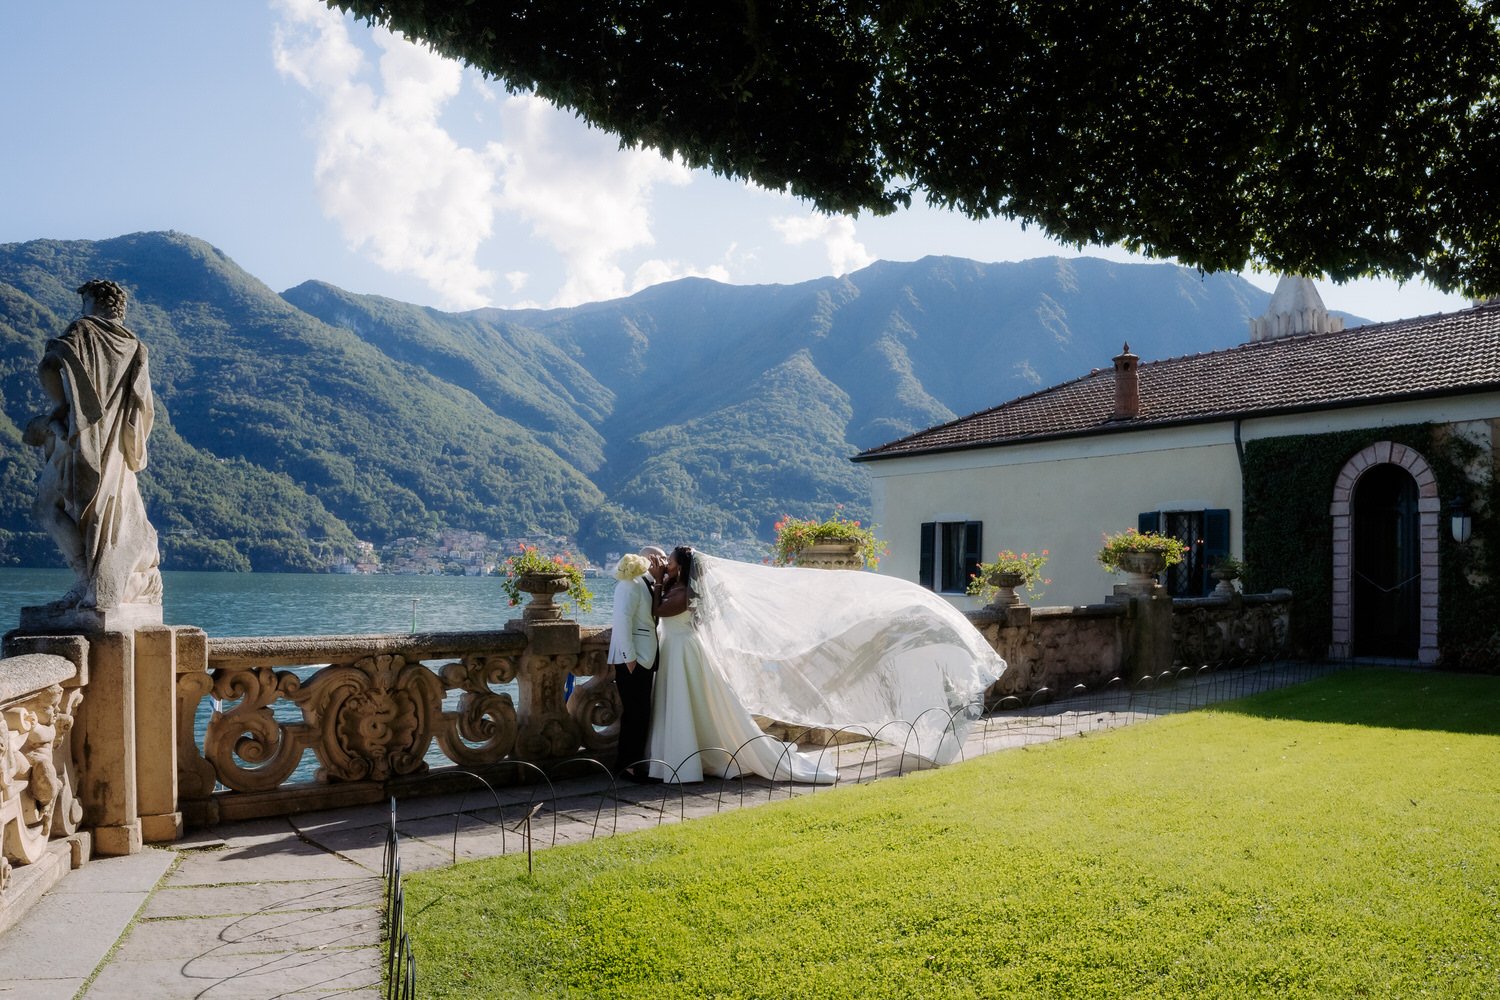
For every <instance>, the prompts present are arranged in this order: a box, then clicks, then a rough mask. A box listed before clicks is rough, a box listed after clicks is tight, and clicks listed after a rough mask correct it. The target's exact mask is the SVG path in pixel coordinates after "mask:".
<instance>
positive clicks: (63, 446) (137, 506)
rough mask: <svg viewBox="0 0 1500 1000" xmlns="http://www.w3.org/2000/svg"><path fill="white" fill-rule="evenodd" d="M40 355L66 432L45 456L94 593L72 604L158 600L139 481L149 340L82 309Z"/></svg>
mask: <svg viewBox="0 0 1500 1000" xmlns="http://www.w3.org/2000/svg"><path fill="white" fill-rule="evenodd" d="M41 363H42V367H43V368H44V369H45V368H47V367H48V366H52V367H53V368H54V369H55V370H56V371H57V372H58V374H59V375H60V376H61V378H62V381H63V384H64V386H65V387H66V391H67V402H68V404H69V415H68V428H67V429H68V440H67V441H66V442H65V443H64V442H57V443H56V444H55V445H54V448H53V452H52V455H51V457H50V461H51V462H53V463H58V467H57V468H56V469H55V472H56V476H57V483H58V489H59V492H60V503H61V506H62V508H63V510H64V512H65V513H66V514H67V515H68V517H69V519H70V520H72V521H73V522H74V523H75V524H77V525H78V530H79V533H80V534H81V536H82V542H83V573H84V575H85V578H86V579H87V580H88V581H89V584H90V586H89V588H88V590H89V591H90V592H91V593H86V594H85V596H84V597H83V598H82V599H81V600H80V602H79V603H80V605H82V606H85V607H86V606H95V607H99V608H111V607H115V606H117V605H120V604H131V603H143V604H160V603H161V574H160V572H159V571H158V565H159V562H160V556H159V553H158V549H157V540H156V530H155V529H154V528H152V527H151V522H150V521H149V520H148V519H147V518H146V508H145V505H144V504H143V503H142V502H141V494H140V489H139V487H138V486H137V484H136V473H137V472H139V471H140V470H141V469H143V468H145V465H146V439H147V438H148V437H149V436H150V434H151V425H152V422H153V420H154V415H155V414H154V406H153V403H152V398H151V375H150V371H149V369H148V367H147V364H146V345H145V344H142V343H141V342H140V341H139V340H137V339H136V337H135V334H133V333H131V332H130V331H129V330H128V329H126V328H125V327H124V326H123V325H121V324H119V323H116V322H114V321H112V320H107V319H103V318H101V317H98V316H85V317H83V318H82V319H79V320H78V321H76V322H74V323H73V324H72V325H70V326H69V327H68V329H67V330H66V331H65V332H64V333H63V335H62V336H61V337H58V338H56V339H54V340H49V341H48V342H47V349H46V352H45V353H44V354H43V356H42V362H41Z"/></svg>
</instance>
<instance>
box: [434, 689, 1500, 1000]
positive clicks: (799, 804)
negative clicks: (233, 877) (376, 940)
mask: <svg viewBox="0 0 1500 1000" xmlns="http://www.w3.org/2000/svg"><path fill="white" fill-rule="evenodd" d="M407 914H408V915H407V920H408V927H409V928H410V929H411V931H412V933H413V936H414V938H415V942H414V947H415V948H416V955H417V963H418V964H417V967H418V971H419V975H420V979H419V987H420V991H421V994H422V995H423V996H432V997H530V996H537V997H564V996H567V997H651V998H656V997H716V998H741V997H743V998H749V997H764V998H774V1000H782V998H820V1000H821V998H831V997H890V998H903V1000H905V998H910V997H924V998H925V997H1010V996H1018V997H1032V996H1040V997H1090V998H1093V997H1236V998H1239V997H1262V996H1265V997H1270V996H1274V997H1301V996H1317V997H1366V996H1367V997H1396V996H1403V997H1404V996H1439V997H1494V996H1500V678H1494V677H1473V676H1451V675H1441V674H1417V673H1403V672H1395V671H1368V670H1366V671H1349V672H1345V673H1342V674H1339V675H1336V676H1333V677H1331V678H1328V679H1325V680H1322V681H1318V682H1316V683H1313V684H1308V685H1303V686H1300V687H1297V688H1293V689H1288V690H1284V691H1279V692H1273V693H1271V694H1267V695H1261V696H1258V697H1255V698H1251V699H1246V700H1244V701H1241V702H1236V703H1232V704H1230V705H1227V706H1220V707H1219V708H1218V709H1217V710H1214V711H1203V712H1196V713H1190V714H1186V715H1179V716H1174V717H1171V718H1167V719H1163V720H1160V721H1156V722H1151V723H1148V724H1144V725H1138V726H1132V727H1129V728H1127V729H1122V730H1115V731H1113V732H1109V733H1102V734H1097V735H1090V736H1087V737H1083V738H1076V739H1071V740H1068V741H1066V742H1061V743H1053V744H1048V745H1045V746H1038V747H1032V748H1030V749H1027V750H1024V751H1010V752H1005V753H999V754H993V755H991V756H988V757H985V758H982V759H978V760H973V761H970V762H968V763H965V764H959V765H954V766H950V767H947V768H943V769H941V770H936V771H922V772H919V773H916V774H912V775H909V776H907V777H905V778H901V779H892V780H885V781H880V782H876V783H873V784H869V785H862V786H851V787H847V788H837V789H833V790H830V791H826V792H820V793H818V794H816V795H813V796H809V797H805V798H801V799H799V800H797V801H793V802H783V803H777V804H774V805H768V806H761V807H757V808H754V809H747V810H744V811H739V812H732V813H726V814H723V815H721V816H718V817H715V818H713V819H708V820H701V821H696V822H691V823H686V824H681V825H677V826H672V827H663V828H660V829H657V830H652V831H647V832H644V833H638V834H631V835H625V836H619V837H615V838H612V839H608V840H600V841H596V842H594V843H591V844H583V845H578V846H574V847H565V848H558V849H556V850H552V851H547V852H545V853H542V854H539V855H538V856H537V858H536V874H535V876H534V877H528V876H527V874H526V861H525V858H520V859H516V858H501V859H494V860H490V861H482V862H475V863H471V864H464V865H460V866H458V867H456V868H451V869H446V870H443V871H437V872H428V873H423V874H420V875H416V876H413V877H411V878H410V879H409V880H408V887H407Z"/></svg>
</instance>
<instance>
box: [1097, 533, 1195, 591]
mask: <svg viewBox="0 0 1500 1000" xmlns="http://www.w3.org/2000/svg"><path fill="white" fill-rule="evenodd" d="M1186 554H1187V544H1186V543H1185V542H1183V541H1182V540H1181V539H1180V538H1173V537H1172V536H1171V535H1158V534H1157V533H1156V532H1154V531H1137V530H1136V529H1134V528H1130V529H1128V530H1126V531H1122V532H1121V533H1120V534H1118V535H1105V536H1104V546H1103V547H1102V548H1100V550H1099V565H1101V566H1103V567H1104V568H1105V570H1106V571H1108V572H1110V573H1125V574H1127V575H1128V576H1130V577H1131V580H1130V582H1131V584H1133V585H1137V586H1150V584H1152V583H1154V582H1155V579H1156V576H1157V574H1159V573H1160V572H1161V571H1162V570H1164V569H1166V568H1167V567H1168V566H1175V565H1177V564H1178V563H1180V562H1182V557H1183V556H1184V555H1186Z"/></svg>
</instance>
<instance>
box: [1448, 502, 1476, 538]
mask: <svg viewBox="0 0 1500 1000" xmlns="http://www.w3.org/2000/svg"><path fill="white" fill-rule="evenodd" d="M1448 525H1449V527H1450V528H1451V529H1452V531H1453V540H1454V541H1455V542H1457V543H1458V544H1460V545H1467V544H1468V543H1469V535H1470V534H1472V533H1473V531H1474V517H1473V515H1472V514H1470V513H1469V505H1468V502H1467V501H1465V500H1464V497H1463V494H1462V493H1460V494H1459V495H1458V496H1456V497H1454V498H1453V499H1452V500H1449V501H1448Z"/></svg>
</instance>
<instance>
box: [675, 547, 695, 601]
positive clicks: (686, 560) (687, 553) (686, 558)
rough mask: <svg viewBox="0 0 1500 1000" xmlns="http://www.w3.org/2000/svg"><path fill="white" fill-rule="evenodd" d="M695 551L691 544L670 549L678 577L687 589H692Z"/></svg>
mask: <svg viewBox="0 0 1500 1000" xmlns="http://www.w3.org/2000/svg"><path fill="white" fill-rule="evenodd" d="M695 557H696V553H694V552H693V547H692V546H691V545H679V546H677V548H675V549H673V550H672V558H673V559H674V560H676V562H677V574H678V579H680V580H681V581H682V585H683V586H684V587H686V588H687V589H688V590H689V591H691V590H692V589H693V560H694V558H695Z"/></svg>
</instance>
